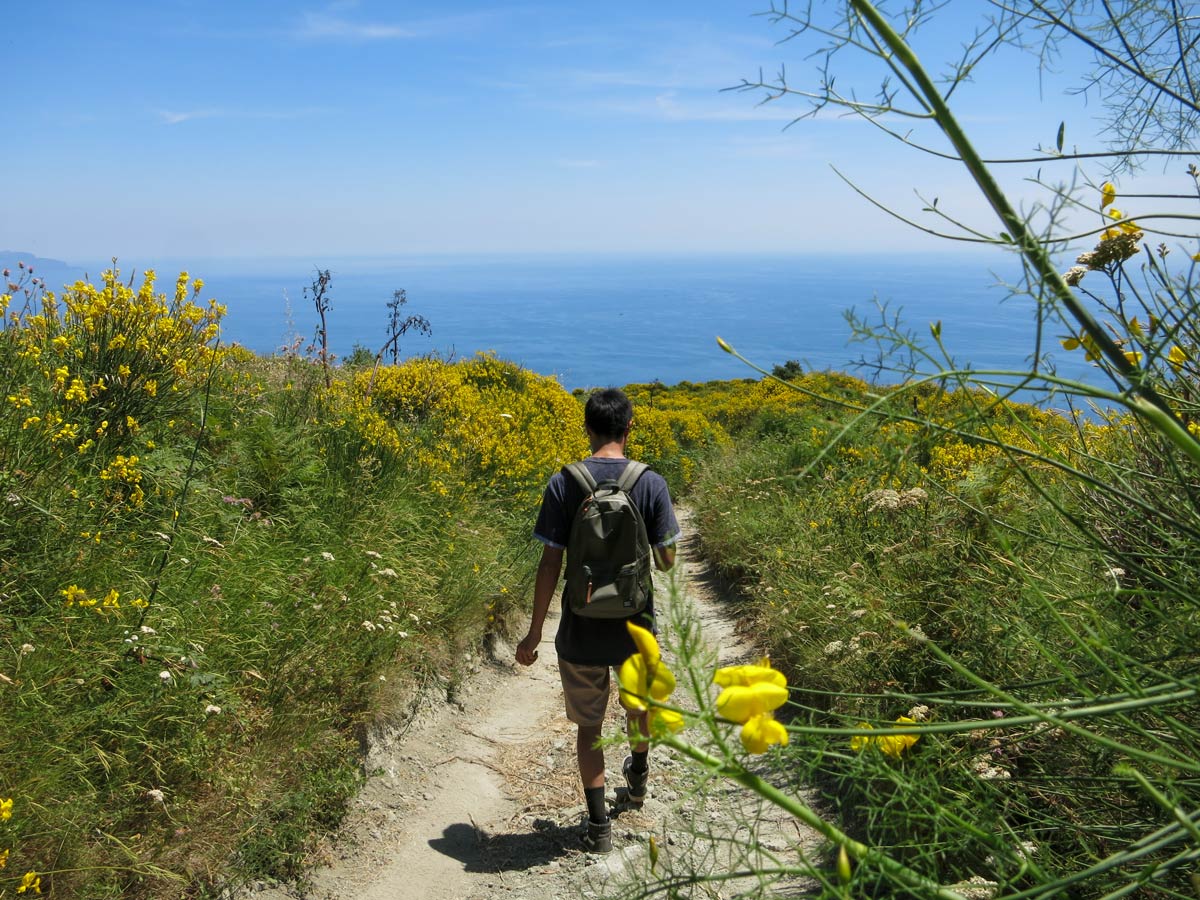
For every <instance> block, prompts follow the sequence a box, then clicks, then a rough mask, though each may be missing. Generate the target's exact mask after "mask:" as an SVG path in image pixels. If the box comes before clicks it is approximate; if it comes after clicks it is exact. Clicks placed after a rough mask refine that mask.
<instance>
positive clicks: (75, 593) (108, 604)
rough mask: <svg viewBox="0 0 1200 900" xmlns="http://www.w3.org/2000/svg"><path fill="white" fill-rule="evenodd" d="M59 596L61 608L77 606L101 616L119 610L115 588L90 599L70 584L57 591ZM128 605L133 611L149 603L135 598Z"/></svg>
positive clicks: (118, 595) (119, 595)
mask: <svg viewBox="0 0 1200 900" xmlns="http://www.w3.org/2000/svg"><path fill="white" fill-rule="evenodd" d="M59 594H61V595H62V598H63V606H65V607H68V608H70V607H72V606H77V607H79V608H80V609H92V610H95V611H96V612H97V613H100V614H101V615H104V614H105V613H108V612H111V611H113V610H118V609H120V608H121V594H120V592H119V591H117V590H116V589H115V588H110V589H109V591H108V592H107V593H106V594H105V595H104V596H103V597H92V596H89V594H88V592H87V591H86V590H84V589H83V588H81V587H80V586H79V585H77V584H72V585H69V586H68V587H65V588H63V589H62V590H61V591H59ZM129 605H130V606H132V607H134V608H135V609H145V608H146V607H147V606H149V603H148V602H147V601H146V600H145V599H143V598H142V597H136V598H134V599H133V600H130V601H129Z"/></svg>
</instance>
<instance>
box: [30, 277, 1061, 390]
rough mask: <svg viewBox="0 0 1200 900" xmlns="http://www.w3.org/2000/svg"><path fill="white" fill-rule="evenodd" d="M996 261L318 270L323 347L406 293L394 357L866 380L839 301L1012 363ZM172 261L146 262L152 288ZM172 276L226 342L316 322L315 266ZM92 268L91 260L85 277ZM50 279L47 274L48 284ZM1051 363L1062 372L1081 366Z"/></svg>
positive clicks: (1012, 308)
mask: <svg viewBox="0 0 1200 900" xmlns="http://www.w3.org/2000/svg"><path fill="white" fill-rule="evenodd" d="M1005 262H1006V260H1005V258H1003V257H996V256H990V257H977V258H964V257H946V258H935V257H930V256H916V255H910V256H904V257H900V256H896V257H887V256H883V257H870V258H864V257H849V256H847V257H829V256H812V257H800V256H791V257H778V256H761V257H750V256H706V257H671V258H657V257H656V258H650V257H645V258H632V259H631V258H627V257H626V258H615V257H614V258H603V257H590V258H583V257H572V258H559V257H503V258H494V259H486V258H479V257H475V258H447V257H440V258H430V259H406V260H391V261H380V260H332V261H321V262H320V265H321V266H322V267H328V268H330V269H331V270H332V275H333V281H332V285H331V291H330V297H331V301H332V310H331V312H330V314H329V336H330V347H331V349H332V350H333V351H334V352H335V353H337V354H339V355H341V356H344V355H345V354H347V353H349V352H350V350H351V348H352V347H353V346H354V345H355V344H362V345H363V346H366V347H369V348H370V349H371V350H372V352H374V351H375V350H377V349H378V348H379V347H380V346H381V345H382V344H383V342H384V341H385V339H386V331H385V328H386V323H387V303H388V301H389V300H391V298H392V292H393V291H394V290H396V289H399V288H403V289H404V290H406V291H407V295H408V304H407V306H406V307H405V308H404V312H405V313H411V314H417V315H422V316H424V317H425V318H427V319H428V320H429V321H430V323H431V324H432V327H433V333H432V334H431V335H430V336H429V337H425V336H422V335H418V334H410V335H407V336H406V337H405V338H404V339H403V340H402V343H401V351H402V355H403V356H413V355H422V354H427V353H438V354H441V355H442V356H449V357H455V358H462V357H466V356H471V355H473V354H474V353H476V352H478V351H494V352H495V353H496V354H497V355H499V356H500V357H502V358H504V359H509V360H512V361H514V362H517V363H520V364H521V365H524V366H526V367H528V368H530V369H532V370H534V371H537V372H540V373H542V374H545V375H553V376H555V377H557V378H558V379H559V381H560V382H561V383H562V384H563V385H564V386H565V387H567V388H576V387H593V386H598V385H610V384H614V385H621V384H628V383H632V382H648V381H654V380H660V381H662V382H663V383H666V384H675V383H677V382H679V381H685V380H686V381H707V380H710V379H727V378H742V377H754V376H755V375H756V373H754V372H753V371H752V370H750V369H749V368H748V367H747V366H746V365H745V364H743V363H741V362H739V361H738V360H737V359H735V358H733V357H731V356H729V355H728V354H726V353H724V352H722V351H721V350H720V348H719V347H718V346H717V342H716V338H717V336H718V335H719V336H721V337H722V338H724V339H725V340H726V341H727V342H728V343H729V344H731V345H732V346H733V347H735V348H736V349H737V350H738V351H740V352H741V353H742V354H743V355H745V356H746V357H748V358H749V359H751V360H753V361H755V362H756V363H758V364H759V365H761V366H763V367H765V368H767V369H770V368H771V366H773V365H775V364H776V363H782V362H785V361H787V360H792V359H794V360H797V361H799V362H801V363H802V364H804V366H805V367H806V368H811V369H818V370H825V369H833V370H839V371H850V372H852V373H855V374H858V375H859V376H860V377H865V378H869V377H870V376H871V371H870V370H869V369H857V368H855V365H854V364H855V362H856V361H857V360H859V359H861V358H862V357H863V356H864V354H865V355H867V356H873V355H874V352H873V351H872V350H870V349H869V348H865V347H864V346H862V345H859V344H848V343H847V342H848V339H849V337H850V329H849V327H848V325H847V323H846V321H845V318H844V315H843V314H844V312H845V310H847V309H849V308H851V307H854V308H857V309H858V310H859V311H860V312H864V313H865V312H868V311H870V310H873V309H874V306H875V303H876V302H877V301H879V302H886V303H887V304H888V307H889V310H890V311H891V312H892V313H897V312H899V313H900V314H901V316H902V318H903V320H904V322H905V324H906V325H907V326H908V327H909V328H910V329H911V330H912V331H913V332H914V333H916V334H917V335H919V336H920V337H921V338H923V339H926V340H927V338H928V334H929V324H930V323H931V322H934V321H941V323H942V335H943V339H944V340H945V342H946V344H947V346H948V347H949V348H950V349H951V350H952V352H953V353H954V356H955V359H956V360H957V361H958V362H959V363H962V364H965V363H970V364H972V365H974V366H975V367H976V368H984V369H1014V368H1022V367H1023V366H1025V364H1026V359H1027V357H1028V356H1029V354H1030V352H1031V350H1032V347H1033V315H1032V302H1031V301H1029V300H1027V299H1020V298H1013V299H1009V300H1005V298H1006V296H1007V292H1006V291H1005V290H1004V289H1003V288H999V287H996V281H997V278H996V275H995V274H993V271H994V267H995V266H997V264H1000V265H1003V264H1004V263H1005ZM180 267H181V266H180V264H178V263H175V264H172V263H170V262H166V263H161V262H160V263H159V264H158V266H157V268H158V270H159V275H160V285H161V286H162V287H163V288H164V289H166V290H168V291H169V289H170V288H169V285H170V280H171V278H172V277H173V276H172V274H171V273H172V272H173V271H174V272H177V271H178V270H179V268H180ZM183 267H186V268H188V269H189V271H190V272H191V273H192V274H193V275H194V276H201V277H203V278H204V280H205V282H206V287H205V289H204V292H203V296H204V297H208V298H215V299H217V300H218V301H220V302H221V303H224V304H225V305H226V306H227V308H228V313H227V317H226V319H225V323H224V329H223V336H224V340H225V341H226V342H237V343H240V344H242V345H244V346H246V347H248V348H250V349H251V350H254V351H256V352H259V353H271V352H275V351H277V350H278V349H279V348H280V347H282V346H283V345H285V344H287V343H289V341H290V340H291V339H292V338H293V337H294V336H296V335H299V336H301V337H302V338H304V339H305V340H306V342H307V341H308V340H311V338H312V336H313V333H314V330H315V325H316V321H317V320H316V315H315V313H314V311H313V309H312V304H311V302H310V301H309V300H307V299H306V298H305V296H304V290H303V289H304V288H305V287H306V286H308V285H309V284H310V283H311V281H312V279H313V275H314V273H315V270H316V267H315V266H314V265H312V264H310V263H308V262H305V261H297V260H291V261H262V262H256V263H248V262H245V261H239V262H235V261H209V262H199V263H197V262H196V261H191V263H190V264H187V263H185V264H184V265H183ZM99 269H100V267H99V266H94V267H91V272H92V274H93V275H95V274H96V273H97V272H98V271H99ZM1002 274H1003V273H1002ZM54 275H55V273H54V272H53V271H51V272H50V273H49V274H47V275H46V277H47V280H48V281H49V283H50V286H51V287H55V286H56V284H55V281H54ZM1012 275H1013V277H1012V279H1011V280H1014V281H1015V273H1012ZM1051 346H1052V347H1054V348H1057V341H1056V340H1054V341H1051ZM1058 355H1059V357H1061V360H1060V361H1061V362H1062V363H1063V364H1064V368H1065V367H1066V366H1067V365H1075V366H1077V363H1076V361H1075V360H1073V359H1071V358H1070V357H1068V356H1067V355H1066V354H1064V353H1062V352H1061V351H1060V353H1059V354H1058ZM927 368H928V367H927ZM1071 374H1075V375H1078V374H1080V372H1079V370H1078V368H1077V369H1076V370H1074V371H1072V372H1071ZM880 380H881V381H884V382H890V381H895V380H897V379H896V378H895V377H894V376H888V375H887V374H884V375H882V376H881V378H880Z"/></svg>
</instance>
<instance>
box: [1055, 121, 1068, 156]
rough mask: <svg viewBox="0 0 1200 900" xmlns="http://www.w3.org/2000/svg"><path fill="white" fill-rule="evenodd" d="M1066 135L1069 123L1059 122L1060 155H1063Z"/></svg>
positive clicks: (1058, 141) (1057, 141) (1058, 140)
mask: <svg viewBox="0 0 1200 900" xmlns="http://www.w3.org/2000/svg"><path fill="white" fill-rule="evenodd" d="M1066 134H1067V123H1066V122H1065V121H1063V122H1059V123H1058V139H1057V140H1056V143H1057V144H1058V152H1059V153H1062V148H1063V138H1064V137H1065V136H1066Z"/></svg>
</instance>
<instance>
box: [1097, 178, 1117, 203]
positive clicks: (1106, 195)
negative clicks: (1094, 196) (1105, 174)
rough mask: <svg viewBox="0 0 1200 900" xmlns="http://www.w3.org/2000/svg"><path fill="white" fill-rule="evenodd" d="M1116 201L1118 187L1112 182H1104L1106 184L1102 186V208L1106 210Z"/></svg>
mask: <svg viewBox="0 0 1200 900" xmlns="http://www.w3.org/2000/svg"><path fill="white" fill-rule="evenodd" d="M1116 199H1117V189H1116V186H1115V185H1113V183H1112V182H1111V181H1106V182H1104V184H1103V185H1101V186H1100V208H1101V209H1104V207H1106V206H1108V205H1109V204H1110V203H1112V202H1113V201H1114V200H1116Z"/></svg>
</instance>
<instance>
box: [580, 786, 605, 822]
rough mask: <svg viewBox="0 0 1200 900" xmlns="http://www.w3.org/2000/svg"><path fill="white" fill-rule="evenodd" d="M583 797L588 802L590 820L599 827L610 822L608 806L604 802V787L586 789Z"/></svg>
mask: <svg viewBox="0 0 1200 900" xmlns="http://www.w3.org/2000/svg"><path fill="white" fill-rule="evenodd" d="M583 797H584V799H585V800H587V808H588V818H589V819H591V820H592V821H593V822H595V823H596V824H597V825H599V824H601V823H602V822H607V821H608V806H607V805H606V804H605V802H604V785H600V787H594V788H584V789H583Z"/></svg>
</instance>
